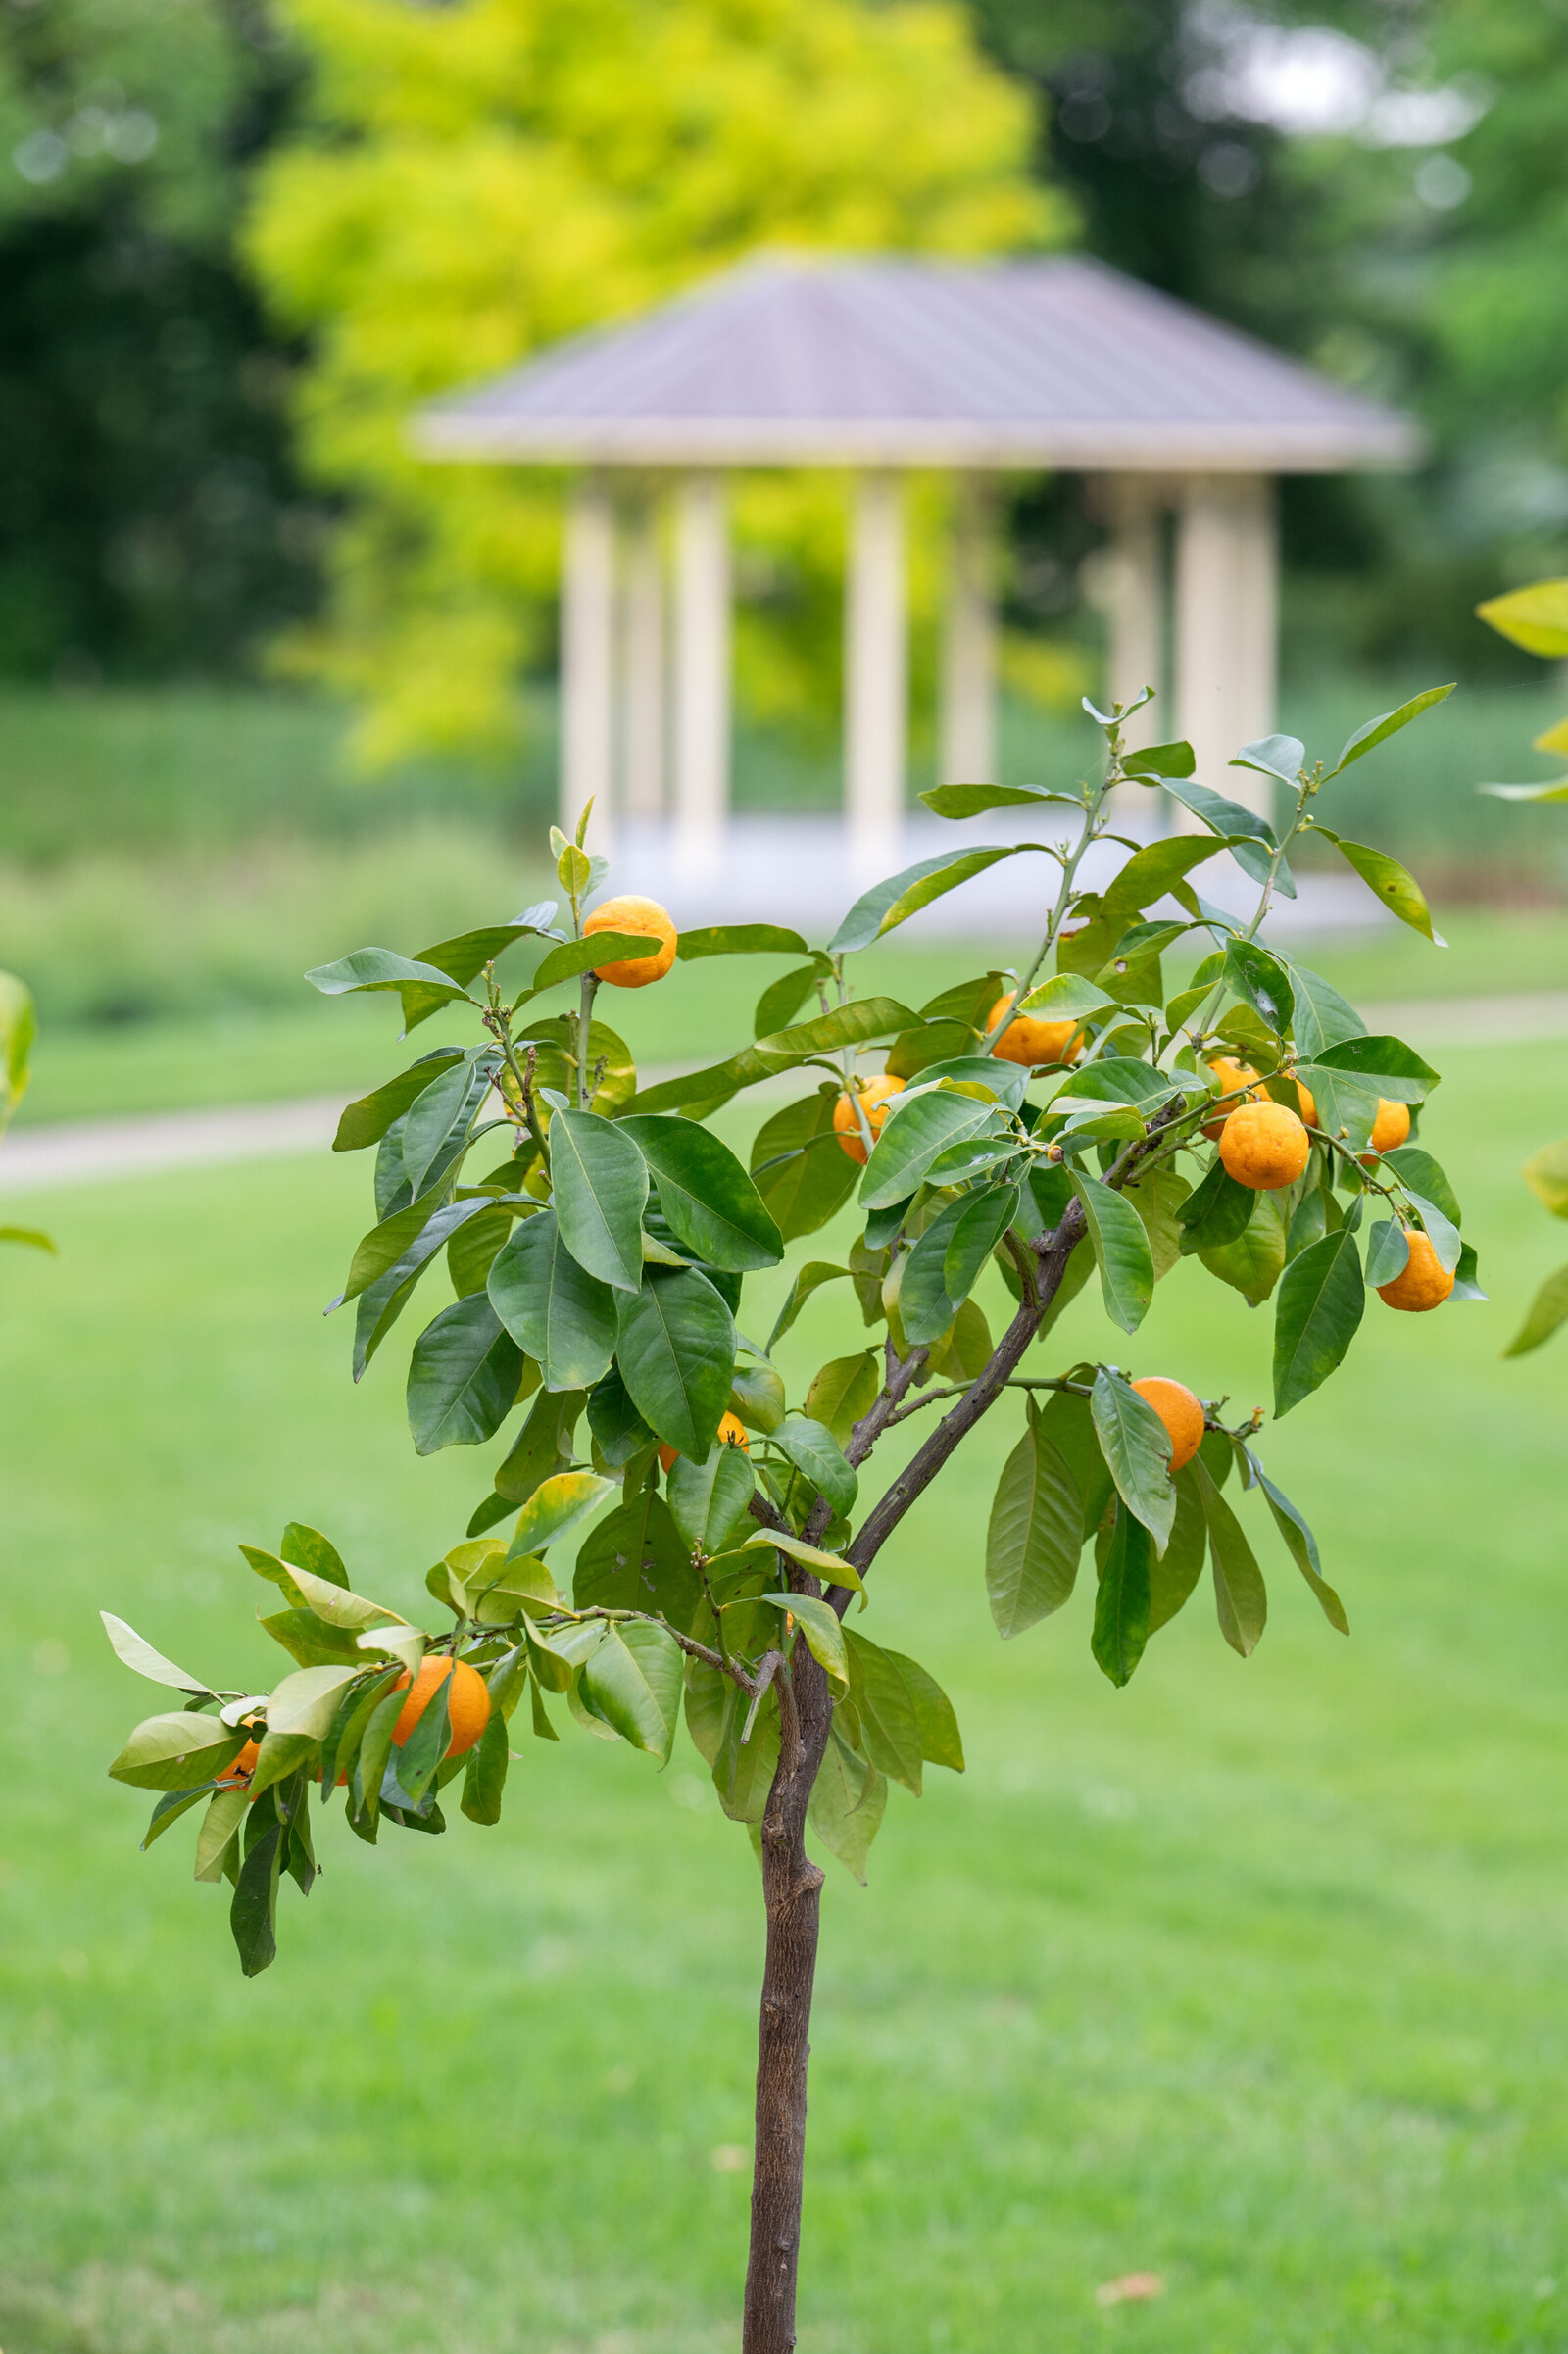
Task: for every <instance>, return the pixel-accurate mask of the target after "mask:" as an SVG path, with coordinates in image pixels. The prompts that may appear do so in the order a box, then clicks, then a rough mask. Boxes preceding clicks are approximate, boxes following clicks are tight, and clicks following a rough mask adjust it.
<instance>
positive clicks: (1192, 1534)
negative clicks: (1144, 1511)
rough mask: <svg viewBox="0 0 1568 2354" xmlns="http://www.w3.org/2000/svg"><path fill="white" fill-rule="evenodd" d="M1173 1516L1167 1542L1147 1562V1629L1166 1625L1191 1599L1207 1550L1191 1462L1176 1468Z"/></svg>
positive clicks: (1206, 1534)
mask: <svg viewBox="0 0 1568 2354" xmlns="http://www.w3.org/2000/svg"><path fill="white" fill-rule="evenodd" d="M1174 1484H1175V1489H1176V1518H1175V1519H1174V1521H1173V1522H1172V1523H1171V1532H1170V1542H1169V1543H1168V1544H1167V1545H1166V1547H1165V1550H1164V1551H1163V1552H1162V1553H1158V1554H1152V1556H1151V1559H1150V1564H1149V1632H1150V1634H1151V1635H1153V1634H1156V1633H1157V1632H1158V1630H1159V1629H1160V1628H1161V1627H1163V1626H1167V1625H1168V1624H1169V1623H1170V1621H1171V1620H1172V1619H1173V1618H1174V1617H1175V1616H1176V1615H1177V1613H1178V1611H1180V1610H1182V1609H1184V1608H1185V1607H1186V1605H1187V1603H1188V1602H1189V1601H1190V1600H1191V1599H1192V1596H1193V1593H1194V1591H1195V1589H1196V1587H1197V1585H1198V1581H1199V1579H1200V1578H1201V1576H1202V1574H1203V1562H1204V1559H1205V1557H1206V1555H1207V1551H1208V1524H1207V1522H1206V1521H1205V1520H1204V1518H1203V1506H1202V1501H1201V1497H1200V1496H1199V1493H1198V1482H1197V1478H1196V1475H1195V1474H1194V1471H1193V1466H1192V1464H1191V1463H1184V1464H1183V1466H1182V1468H1181V1470H1180V1471H1178V1472H1177V1474H1176V1479H1175V1483H1174Z"/></svg>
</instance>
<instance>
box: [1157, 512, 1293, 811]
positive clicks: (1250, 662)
mask: <svg viewBox="0 0 1568 2354" xmlns="http://www.w3.org/2000/svg"><path fill="white" fill-rule="evenodd" d="M1277 573H1278V558H1277V554H1276V547H1275V529H1274V485H1273V483H1272V481H1270V480H1269V479H1268V478H1267V477H1265V476H1263V475H1260V474H1195V475H1192V476H1190V477H1189V478H1188V480H1187V481H1186V482H1185V483H1184V484H1183V485H1182V493H1181V505H1180V510H1179V521H1178V528H1177V542H1176V715H1177V721H1178V726H1179V731H1180V733H1181V734H1182V735H1184V736H1186V737H1187V738H1188V740H1189V742H1190V743H1191V744H1192V747H1193V750H1194V752H1195V754H1196V755H1197V758H1198V777H1199V782H1200V783H1201V784H1205V785H1210V786H1212V787H1213V788H1214V790H1215V791H1216V792H1220V793H1224V794H1227V795H1228V796H1229V797H1230V799H1231V800H1232V801H1240V802H1243V803H1245V804H1246V805H1247V806H1248V807H1249V808H1250V809H1258V810H1260V811H1261V812H1262V813H1263V814H1264V815H1267V814H1269V813H1270V811H1271V809H1272V807H1273V795H1272V792H1271V790H1270V788H1269V786H1268V785H1267V783H1266V781H1265V780H1264V779H1263V778H1262V777H1260V776H1256V775H1254V774H1253V773H1252V772H1251V771H1250V769H1246V768H1231V767H1228V766H1227V765H1226V763H1227V761H1228V760H1230V758H1231V756H1232V754H1233V753H1236V752H1239V751H1240V749H1241V747H1242V746H1243V745H1244V744H1246V743H1250V742H1251V741H1252V740H1253V739H1254V738H1255V737H1258V736H1266V735H1267V734H1268V733H1269V732H1270V730H1271V729H1272V728H1273V725H1274V689H1275V671H1276V662H1277V659H1278V658H1277V644H1276V640H1277V635H1278V587H1277Z"/></svg>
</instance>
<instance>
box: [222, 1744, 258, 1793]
mask: <svg viewBox="0 0 1568 2354" xmlns="http://www.w3.org/2000/svg"><path fill="white" fill-rule="evenodd" d="M260 1755H261V1747H260V1744H259V1743H258V1742H256V1741H247V1742H246V1743H245V1746H244V1748H243V1749H241V1751H240V1753H239V1755H238V1756H237V1757H236V1758H234V1759H232V1760H231V1762H230V1763H229V1764H228V1765H226V1766H224V1768H223V1770H222V1772H221V1774H219V1775H216V1776H215V1777H214V1779H215V1780H216V1782H217V1784H218V1787H219V1789H220V1790H248V1789H249V1788H250V1780H251V1776H252V1775H253V1774H254V1773H255V1771H256V1760H257V1758H258V1757H259V1756H260Z"/></svg>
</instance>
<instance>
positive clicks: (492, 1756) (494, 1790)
mask: <svg viewBox="0 0 1568 2354" xmlns="http://www.w3.org/2000/svg"><path fill="white" fill-rule="evenodd" d="M511 1755H512V1752H511V1747H510V1744H509V1741H508V1738H507V1727H506V1720H505V1719H504V1718H503V1717H502V1716H501V1714H500V1713H499V1711H496V1712H493V1713H492V1715H491V1717H490V1720H489V1722H488V1724H487V1725H486V1726H485V1729H484V1731H483V1733H481V1734H480V1736H479V1741H478V1745H477V1747H475V1748H472V1749H470V1750H469V1751H468V1762H467V1765H466V1768H465V1771H464V1776H463V1798H462V1806H463V1811H464V1813H465V1814H466V1816H467V1818H468V1820H469V1822H470V1823H499V1822H500V1820H501V1796H502V1792H503V1790H505V1788H506V1782H507V1767H508V1765H509V1764H510V1763H511Z"/></svg>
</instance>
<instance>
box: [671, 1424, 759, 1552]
mask: <svg viewBox="0 0 1568 2354" xmlns="http://www.w3.org/2000/svg"><path fill="white" fill-rule="evenodd" d="M756 1492H757V1477H756V1474H755V1473H754V1471H753V1470H752V1466H751V1461H750V1459H749V1457H748V1456H747V1453H746V1450H745V1448H744V1447H731V1446H728V1445H727V1444H724V1443H719V1444H716V1445H714V1446H712V1447H710V1448H709V1450H708V1453H707V1454H706V1455H705V1456H704V1458H703V1460H702V1461H701V1462H700V1463H699V1462H693V1460H692V1459H691V1457H690V1456H688V1455H677V1456H676V1457H675V1460H674V1462H673V1463H672V1464H671V1465H670V1467H669V1479H668V1483H667V1493H668V1499H669V1511H670V1517H671V1519H672V1520H673V1521H674V1523H675V1526H676V1528H677V1529H678V1530H679V1531H680V1535H681V1538H682V1541H683V1542H684V1543H685V1544H686V1545H688V1546H690V1547H691V1548H692V1549H694V1550H695V1551H698V1552H702V1553H707V1554H708V1555H710V1556H711V1555H712V1554H714V1553H721V1552H723V1551H724V1549H725V1547H726V1546H727V1545H730V1544H732V1543H733V1542H734V1541H735V1538H736V1534H737V1531H738V1529H739V1527H740V1524H741V1523H742V1522H746V1523H748V1525H749V1520H750V1515H749V1511H748V1507H749V1505H750V1503H751V1500H752V1497H753V1496H754V1495H755V1494H756Z"/></svg>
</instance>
